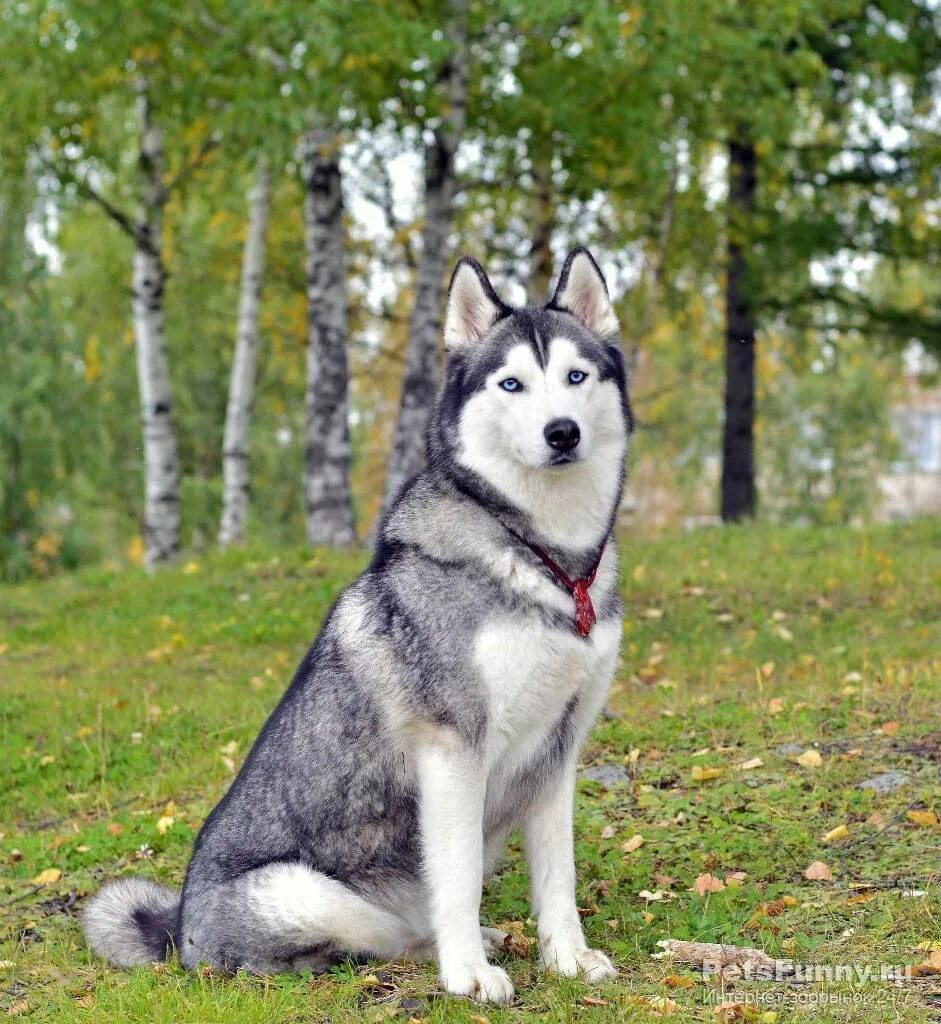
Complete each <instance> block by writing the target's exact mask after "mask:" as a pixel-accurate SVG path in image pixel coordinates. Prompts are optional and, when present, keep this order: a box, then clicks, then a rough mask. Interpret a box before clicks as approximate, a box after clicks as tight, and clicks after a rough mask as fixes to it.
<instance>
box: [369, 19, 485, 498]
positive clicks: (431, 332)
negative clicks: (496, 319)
mask: <svg viewBox="0 0 941 1024" xmlns="http://www.w3.org/2000/svg"><path fill="white" fill-rule="evenodd" d="M468 18H469V2H468V0H451V3H450V20H449V23H448V32H449V36H450V38H449V42H450V50H451V52H450V55H449V57H448V58H447V60H446V61H445V63H444V66H443V68H442V72H441V76H440V78H441V82H440V86H441V89H442V92H443V94H444V96H445V100H444V109H443V112H442V115H441V118H440V123H439V124H438V125H437V126H436V127H435V129H434V130H433V133H432V139H431V141H430V143H429V144H428V145H427V146H426V147H425V153H424V165H425V225H424V229H423V231H422V247H421V257H420V260H419V264H418V274H417V278H416V282H415V303H414V306H413V307H412V313H411V318H410V322H409V342H408V349H407V352H406V356H405V373H404V375H403V378H402V396H401V400H400V404H399V414H398V420H397V422H396V426H395V435H394V437H393V441H392V450H391V452H390V453H389V468H388V471H387V475H386V488H385V507H386V508H388V506H389V504H390V503H391V501H392V500H393V499H394V498H395V496H396V495H397V494H398V492H399V491H400V490H401V489H402V486H403V484H404V483H405V482H406V480H408V479H409V478H410V477H412V476H414V474H415V473H417V472H418V471H419V470H420V469H421V468H422V466H423V465H424V462H425V427H426V426H427V423H428V417H429V415H430V413H431V407H432V404H433V402H434V396H435V391H436V390H437V386H438V369H439V354H438V353H439V350H438V340H439V335H440V333H441V303H442V285H443V282H444V276H445V272H446V269H447V262H448V256H449V252H448V235H449V232H450V229H451V224H452V219H453V206H454V197H455V194H456V192H457V175H456V171H455V165H454V161H455V156H456V154H457V149H458V146H459V145H460V143H461V139H462V137H463V135H464V130H465V126H466V123H467V93H468V75H469V60H470V54H469V49H468V47H469V42H468Z"/></svg>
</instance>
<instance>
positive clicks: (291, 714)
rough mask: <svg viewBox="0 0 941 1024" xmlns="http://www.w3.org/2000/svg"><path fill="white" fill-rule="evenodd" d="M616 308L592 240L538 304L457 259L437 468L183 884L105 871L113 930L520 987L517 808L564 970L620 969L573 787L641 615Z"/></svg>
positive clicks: (124, 956) (114, 943)
mask: <svg viewBox="0 0 941 1024" xmlns="http://www.w3.org/2000/svg"><path fill="white" fill-rule="evenodd" d="M617 330H618V323H617V319H616V317H615V314H614V311H613V309H612V306H611V302H610V300H609V297H608V292H607V288H606V286H605V282H604V279H603V277H602V275H601V272H600V270H599V269H598V266H597V264H596V263H595V261H594V259H593V258H592V256H591V255H590V253H589V252H588V251H587V250H585V249H581V248H580V249H576V250H574V251H573V252H572V253H571V254H570V255H569V257H568V259H567V260H566V261H565V265H564V267H563V269H562V273H561V276H560V280H559V284H558V287H557V289H556V291H555V294H554V296H553V297H552V299H551V300H550V301H549V302H548V303H547V304H545V305H543V306H527V307H525V308H515V307H512V306H510V305H508V304H507V303H505V302H503V301H502V300H501V299H500V298H499V297H498V296H497V294H496V292H495V291H494V289H493V287H492V285H491V283H490V281H489V280H488V278H487V275H486V274H485V273H484V270H483V268H482V267H481V266H480V265H479V264H478V263H477V262H475V261H474V260H472V259H469V258H466V257H465V258H463V259H461V260H460V261H459V262H458V264H457V267H456V269H455V271H454V275H453V277H452V279H451V286H450V289H449V293H448V304H447V314H446V320H445V327H444V341H445V347H446V349H447V356H448V358H447V368H446V371H445V375H444V382H443V385H442V387H441V390H440V393H439V394H438V397H437V401H436V405H435V409H434V413H433V415H432V417H431V420H430V423H429V428H428V434H427V448H428V459H427V468H426V469H425V470H423V471H422V472H421V473H419V474H418V475H417V476H416V477H415V478H414V479H413V480H411V481H410V482H409V483H408V484H407V485H406V486H405V488H404V489H403V491H402V493H401V494H400V495H399V497H398V499H397V500H396V501H395V502H394V504H393V505H392V507H391V508H390V510H389V511H388V513H387V515H386V517H385V519H384V522H383V524H382V527H381V530H380V534H379V540H378V544H377V548H376V552H375V556H374V557H373V560H372V562H371V564H370V565H369V567H368V568H367V569H366V570H365V572H364V573H363V574H362V575H361V576H360V577H359V578H358V579H357V580H356V581H355V582H354V583H353V584H352V585H351V586H350V587H349V588H348V589H347V590H346V591H345V593H344V594H343V595H342V596H341V597H340V599H339V600H338V601H337V603H336V605H335V606H334V608H333V610H332V611H331V613H330V615H329V617H328V618H327V621H326V622H325V623H324V626H323V629H322V630H321V632H320V635H319V637H318V638H317V640H316V641H315V643H314V645H313V647H312V648H311V649H310V651H309V653H308V654H307V656H306V657H305V658H304V660H303V661H302V662H301V665H300V668H299V669H298V671H297V674H296V675H295V677H294V681H293V682H292V683H291V686H290V687H289V688H288V690H287V692H286V693H285V694H284V696H283V698H282V699H281V702H280V703H279V704H278V706H277V707H276V708H275V710H274V712H273V713H272V715H271V717H270V718H269V719H268V722H267V723H266V725H265V726H264V728H263V729H262V731H261V734H260V735H259V737H258V739H257V741H256V742H255V745H254V747H253V748H252V750H251V752H250V753H249V755H248V757H247V758H246V760H245V763H244V765H243V766H242V769H241V771H240V772H239V773H238V776H237V777H236V779H235V781H234V782H233V783H232V786H231V788H230V789H229V791H228V793H226V795H225V796H224V797H223V799H222V801H221V802H220V803H219V805H218V806H217V807H216V808H215V810H214V811H213V812H212V814H210V816H209V818H208V819H207V821H206V823H205V825H204V826H203V828H202V830H201V832H200V833H199V836H198V838H197V840H196V845H195V849H194V851H193V856H192V860H191V861H190V865H189V869H188V871H187V873H186V880H185V882H184V885H183V891H182V893H177V892H174V891H171V890H169V889H165V888H163V887H162V886H158V885H156V884H154V883H152V882H149V881H144V880H140V879H121V880H118V881H116V882H114V883H112V884H111V885H109V886H107V887H106V888H104V889H103V890H102V891H101V893H99V894H98V895H97V896H96V897H95V899H94V900H93V901H92V902H91V904H90V905H89V907H88V910H87V912H86V914H85V928H86V932H87V935H88V941H89V943H90V945H91V947H92V948H93V949H94V950H95V951H97V952H98V953H99V954H101V955H102V956H104V957H107V958H108V959H109V960H110V961H112V962H113V963H115V964H117V965H120V966H132V965H134V964H143V963H149V962H152V961H155V960H162V959H163V958H164V957H165V956H166V955H167V953H168V951H169V950H170V949H171V948H172V947H175V948H176V949H177V951H178V953H179V956H180V958H181V960H182V962H183V964H184V965H185V966H186V967H190V968H191V967H195V966H196V965H198V964H200V963H205V964H210V965H213V966H214V967H216V968H218V969H220V970H224V971H234V970H238V969H246V970H248V971H252V972H257V973H271V972H278V971H286V970H302V969H305V968H311V969H314V970H318V969H324V968H325V966H327V965H329V964H330V963H331V962H335V961H336V960H337V959H342V958H344V957H346V956H350V955H352V956H361V957H362V956H365V957H378V958H388V959H398V958H403V957H410V958H415V959H435V960H437V964H438V971H439V976H440V981H441V984H442V985H443V987H444V988H445V989H446V990H447V991H448V992H451V993H454V994H456V995H463V996H471V997H473V998H475V999H479V1000H490V1001H493V1002H497V1003H506V1002H508V1001H509V1000H511V999H512V998H513V985H512V983H511V981H510V978H509V977H508V975H507V973H506V972H505V971H504V970H503V969H502V968H501V967H499V966H497V965H495V964H492V963H490V962H489V961H488V958H487V952H488V948H490V947H492V945H493V944H494V942H496V941H499V939H500V938H501V937H502V936H501V934H500V933H497V932H495V931H494V930H492V929H487V928H481V924H480V919H479V914H480V899H481V885H482V882H483V879H484V877H485V876H486V875H487V873H488V871H490V870H491V868H492V866H493V865H494V863H495V861H496V860H497V858H498V856H499V855H500V853H501V851H502V850H503V848H504V846H505V842H506V839H507V836H508V835H509V833H510V831H511V830H513V829H514V828H517V827H519V828H521V829H522V832H523V836H524V840H525V849H526V856H527V858H528V862H529V867H530V873H531V878H532V905H533V911H534V915H535V916H536V917H537V918H538V935H539V946H540V953H541V961H542V963H543V964H544V966H545V968H546V970H548V971H553V972H557V973H558V974H562V975H576V974H582V975H583V976H585V977H587V978H588V979H591V980H600V979H605V978H610V977H612V976H614V975H615V974H616V971H615V968H614V966H613V965H612V963H611V961H610V960H609V959H608V957H607V956H605V954H604V953H602V952H600V951H598V950H595V949H590V948H589V947H588V945H587V943H586V942H585V938H584V935H583V933H582V926H581V922H580V920H579V915H578V910H577V909H576V903H575V864H574V857H573V843H572V804H573V794H574V786H575V774H576V765H577V759H578V752H579V748H580V746H581V744H582V742H583V740H584V739H585V735H586V733H587V732H588V730H589V727H590V726H591V724H592V722H593V720H594V718H595V716H596V715H597V713H598V711H599V709H600V708H601V706H602V704H603V702H604V700H605V696H606V694H607V692H608V687H609V684H610V681H611V677H612V674H613V672H614V669H615V662H616V659H617V656H618V645H619V640H620V636H621V603H620V599H619V596H618V585H617V579H618V569H617V553H616V550H615V540H614V537H613V535H612V528H613V526H614V519H615V512H616V509H617V506H618V501H619V499H620V497H621V489H622V485H623V478H624V464H625V455H626V450H627V445H628V439H629V436H630V432H631V429H632V421H631V412H630V406H629V404H628V397H627V386H626V379H625V370H624V363H623V360H622V357H621V353H620V351H619V349H618V344H617V339H616V335H617Z"/></svg>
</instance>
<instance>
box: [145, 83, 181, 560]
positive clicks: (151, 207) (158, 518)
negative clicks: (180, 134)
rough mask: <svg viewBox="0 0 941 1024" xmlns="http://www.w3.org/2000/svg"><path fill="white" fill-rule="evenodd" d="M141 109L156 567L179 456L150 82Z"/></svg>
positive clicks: (175, 531)
mask: <svg viewBox="0 0 941 1024" xmlns="http://www.w3.org/2000/svg"><path fill="white" fill-rule="evenodd" d="M137 111H138V117H139V121H140V154H139V187H140V205H139V208H138V214H137V223H136V226H135V235H134V279H133V313H134V338H135V345H136V349H137V379H138V386H139V389H140V402H141V419H142V422H143V428H144V480H145V502H144V541H145V545H146V564H147V566H148V568H151V567H153V566H155V565H157V564H158V563H160V562H165V561H167V560H169V559H171V558H173V557H174V555H176V554H177V552H178V551H179V549H180V456H179V450H178V447H177V439H176V427H175V425H174V422H173V396H172V392H171V388H170V368H169V365H168V362H167V347H166V339H165V337H164V313H163V299H164V286H165V284H166V270H165V268H164V265H163V257H162V254H161V251H162V245H163V211H164V207H165V206H166V202H167V193H166V189H165V187H164V184H163V176H164V144H163V132H162V130H161V128H160V126H159V125H158V124H157V123H156V121H155V120H154V117H153V109H152V107H151V104H150V96H149V93H148V88H147V83H146V82H141V83H139V85H138V97H137Z"/></svg>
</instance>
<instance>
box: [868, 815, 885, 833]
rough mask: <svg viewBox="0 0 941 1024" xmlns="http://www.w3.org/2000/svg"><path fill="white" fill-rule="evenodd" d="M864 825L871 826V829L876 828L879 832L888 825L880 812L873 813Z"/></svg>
mask: <svg viewBox="0 0 941 1024" xmlns="http://www.w3.org/2000/svg"><path fill="white" fill-rule="evenodd" d="M866 824H867V825H872V827H873V828H877V829H879V831H880V832H881V831H882V830H883V829H884V828H885V827H886V825H887V824H888V821H887V820H886V816H885V815H884V814H883V813H882V811H873V812H872V814H870V815H869V817H868V818H867V819H866Z"/></svg>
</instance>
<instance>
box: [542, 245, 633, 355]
mask: <svg viewBox="0 0 941 1024" xmlns="http://www.w3.org/2000/svg"><path fill="white" fill-rule="evenodd" d="M554 301H555V304H556V305H557V306H561V307H562V308H563V309H567V310H568V311H569V312H570V313H571V314H572V315H573V316H575V317H577V318H578V319H579V320H581V322H582V323H583V324H584V325H585V326H586V327H587V328H588V329H589V330H590V331H594V333H595V334H600V335H601V336H602V337H605V336H607V335H611V334H617V331H618V318H617V316H616V315H615V312H614V308H613V307H612V305H611V300H610V299H609V298H608V289H607V288H606V287H605V283H604V278H602V276H601V275H600V274H599V273H598V271H597V269H596V268H595V265H594V264H593V263H592V261H591V258H590V257H589V256H588V255H587V253H579V254H578V255H577V256H576V257H575V258H574V259H573V260H572V265H571V266H570V267H569V274H568V278H567V279H566V281H565V286H564V287H563V288H561V289H560V290H559V291H557V292H556V294H555V299H554Z"/></svg>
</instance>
